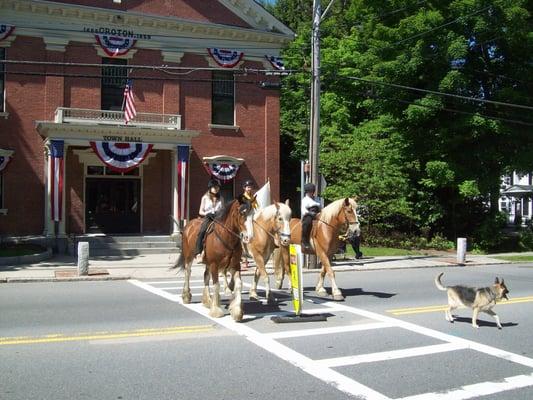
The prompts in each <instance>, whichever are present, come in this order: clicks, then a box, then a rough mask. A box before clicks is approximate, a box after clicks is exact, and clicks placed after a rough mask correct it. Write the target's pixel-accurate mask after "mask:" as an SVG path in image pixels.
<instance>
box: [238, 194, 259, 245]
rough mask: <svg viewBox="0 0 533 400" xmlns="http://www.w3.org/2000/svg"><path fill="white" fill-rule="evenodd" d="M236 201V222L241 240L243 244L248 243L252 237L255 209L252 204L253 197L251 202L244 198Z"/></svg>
mask: <svg viewBox="0 0 533 400" xmlns="http://www.w3.org/2000/svg"><path fill="white" fill-rule="evenodd" d="M237 200H238V204H239V213H238V221H239V229H240V231H241V233H240V236H241V240H242V241H243V242H244V243H249V242H250V240H252V238H253V237H254V226H253V218H254V212H255V209H254V206H253V202H254V201H255V196H254V198H253V200H252V201H250V200H248V199H247V198H245V197H244V196H241V197H239V198H238V199H237Z"/></svg>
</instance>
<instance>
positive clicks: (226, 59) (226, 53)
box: [207, 48, 244, 68]
mask: <svg viewBox="0 0 533 400" xmlns="http://www.w3.org/2000/svg"><path fill="white" fill-rule="evenodd" d="M207 51H208V52H209V54H210V55H211V57H213V60H215V62H216V63H217V64H218V65H219V66H221V67H223V68H233V67H234V66H236V65H237V64H238V63H239V62H240V61H241V60H242V57H243V56H244V53H243V52H242V51H237V50H227V49H216V48H208V49H207Z"/></svg>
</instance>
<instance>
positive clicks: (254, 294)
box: [250, 261, 260, 301]
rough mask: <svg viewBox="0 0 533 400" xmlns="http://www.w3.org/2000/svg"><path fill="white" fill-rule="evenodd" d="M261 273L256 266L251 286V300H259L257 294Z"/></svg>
mask: <svg viewBox="0 0 533 400" xmlns="http://www.w3.org/2000/svg"><path fill="white" fill-rule="evenodd" d="M256 263H257V261H256ZM259 274H260V271H259V268H256V269H255V272H254V279H252V287H251V288H250V300H257V301H259V296H258V295H257V282H258V281H259Z"/></svg>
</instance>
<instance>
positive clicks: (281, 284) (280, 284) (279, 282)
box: [276, 280, 283, 290]
mask: <svg viewBox="0 0 533 400" xmlns="http://www.w3.org/2000/svg"><path fill="white" fill-rule="evenodd" d="M282 287H283V281H281V280H280V281H276V289H278V290H279V289H281V288H282Z"/></svg>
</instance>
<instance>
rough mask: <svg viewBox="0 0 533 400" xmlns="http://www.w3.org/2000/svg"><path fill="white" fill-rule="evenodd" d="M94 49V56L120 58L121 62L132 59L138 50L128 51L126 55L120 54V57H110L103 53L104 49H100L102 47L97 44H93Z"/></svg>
mask: <svg viewBox="0 0 533 400" xmlns="http://www.w3.org/2000/svg"><path fill="white" fill-rule="evenodd" d="M94 48H95V50H96V55H98V56H100V57H102V58H120V59H122V60H131V59H132V58H133V56H134V55H135V53H137V51H138V50H139V49H136V48H133V49H130V50H128V52H127V53H126V54H122V55H120V56H113V57H111V56H110V55H109V54H107V53H106V52H105V51H104V49H102V47H101V46H100V45H99V44H98V43H95V44H94ZM102 65H104V64H102ZM105 65H112V64H105Z"/></svg>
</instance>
